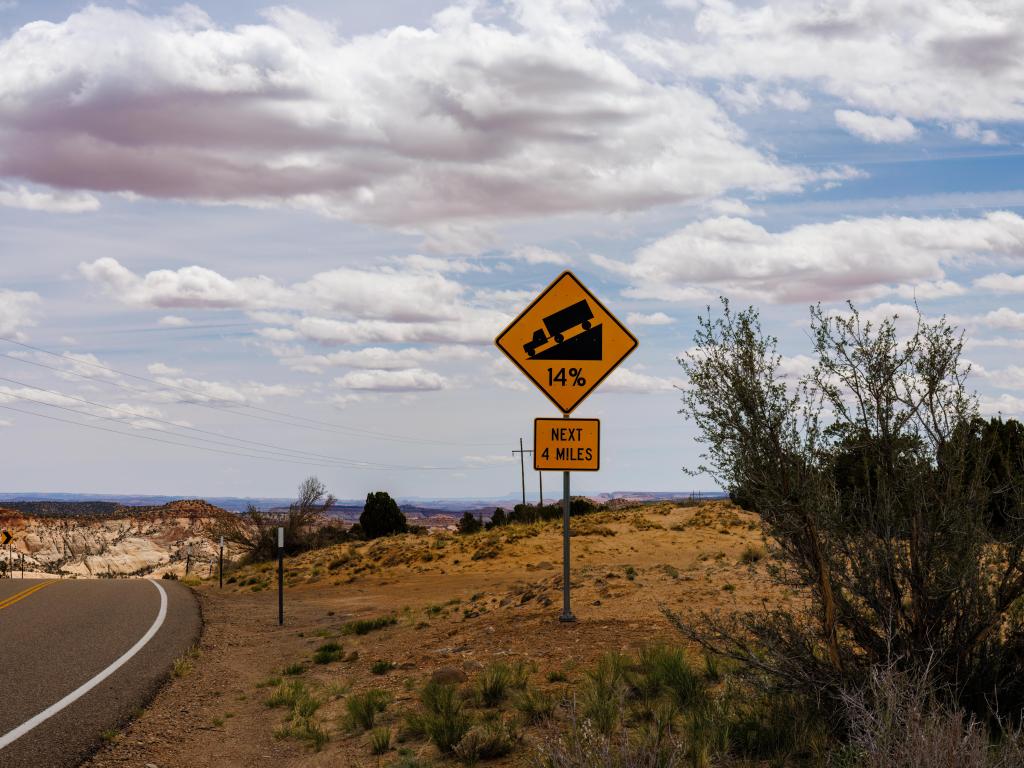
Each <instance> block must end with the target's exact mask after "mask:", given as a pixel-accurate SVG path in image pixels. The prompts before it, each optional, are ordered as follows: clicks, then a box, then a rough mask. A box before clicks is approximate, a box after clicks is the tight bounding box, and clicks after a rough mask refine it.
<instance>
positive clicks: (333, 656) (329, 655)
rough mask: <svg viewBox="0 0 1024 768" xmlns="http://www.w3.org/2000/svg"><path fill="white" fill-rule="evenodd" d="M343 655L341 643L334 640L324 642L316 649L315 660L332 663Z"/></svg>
mask: <svg viewBox="0 0 1024 768" xmlns="http://www.w3.org/2000/svg"><path fill="white" fill-rule="evenodd" d="M341 656H342V649H341V645H339V644H338V643H335V642H333V641H332V642H329V643H324V644H323V645H321V646H320V647H319V648H317V649H316V652H315V653H314V654H313V661H315V662H316V663H317V664H330V663H331V662H333V661H338V660H339V659H341ZM285 674H287V673H285Z"/></svg>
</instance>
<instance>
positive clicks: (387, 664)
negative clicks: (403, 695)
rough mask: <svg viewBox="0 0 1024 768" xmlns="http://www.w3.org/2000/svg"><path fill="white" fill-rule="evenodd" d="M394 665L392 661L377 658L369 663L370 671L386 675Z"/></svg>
mask: <svg viewBox="0 0 1024 768" xmlns="http://www.w3.org/2000/svg"><path fill="white" fill-rule="evenodd" d="M396 666H397V665H396V664H395V662H393V661H384V660H382V659H378V660H377V661H375V662H373V664H371V665H370V671H371V672H372V673H373V674H375V675H386V674H387V673H388V672H390V671H391V670H392V669H394V668H395V667H396Z"/></svg>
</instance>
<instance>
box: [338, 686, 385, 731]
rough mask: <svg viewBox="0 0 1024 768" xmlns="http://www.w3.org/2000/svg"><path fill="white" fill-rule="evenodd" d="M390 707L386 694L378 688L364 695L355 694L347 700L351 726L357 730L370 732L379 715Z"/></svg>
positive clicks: (346, 707) (363, 693) (365, 692)
mask: <svg viewBox="0 0 1024 768" xmlns="http://www.w3.org/2000/svg"><path fill="white" fill-rule="evenodd" d="M387 706H388V695H387V693H386V692H384V691H381V690H378V689H376V688H374V689H371V690H369V691H363V692H362V693H353V694H352V695H351V696H349V697H348V698H347V699H346V700H345V709H346V711H347V712H348V723H349V726H350V727H352V728H354V729H356V730H364V731H368V730H370V729H371V728H373V723H374V721H375V720H376V719H377V714H378V713H380V712H383V711H384V710H385V709H387Z"/></svg>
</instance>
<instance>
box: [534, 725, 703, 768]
mask: <svg viewBox="0 0 1024 768" xmlns="http://www.w3.org/2000/svg"><path fill="white" fill-rule="evenodd" d="M532 758H533V759H532V764H533V765H534V766H536V768H682V766H684V765H686V762H685V761H686V751H685V748H684V746H683V745H682V744H681V743H680V742H679V741H677V740H676V739H675V738H674V737H672V736H671V735H670V734H667V733H665V732H660V731H657V730H654V729H646V728H645V729H640V730H638V731H635V732H629V731H625V730H622V731H619V732H617V733H615V734H611V735H609V734H606V733H602V732H601V731H600V730H598V729H597V728H596V727H595V726H594V724H593V723H592V722H591V721H590V720H588V719H585V718H578V717H577V716H576V715H575V714H573V715H572V716H571V718H570V722H569V725H568V726H567V728H566V729H565V730H564V732H563V733H561V734H558V735H553V736H545V737H542V738H541V740H540V741H539V742H538V743H537V745H536V747H535V751H534V754H533V755H532ZM692 765H694V766H697V768H702V764H700V763H692Z"/></svg>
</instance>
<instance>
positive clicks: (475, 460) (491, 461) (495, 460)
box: [462, 454, 516, 467]
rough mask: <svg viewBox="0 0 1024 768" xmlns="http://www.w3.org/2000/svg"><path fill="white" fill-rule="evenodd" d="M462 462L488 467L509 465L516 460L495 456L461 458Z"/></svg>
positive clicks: (512, 457)
mask: <svg viewBox="0 0 1024 768" xmlns="http://www.w3.org/2000/svg"><path fill="white" fill-rule="evenodd" d="M462 460H463V461H464V462H465V463H466V464H471V465H473V466H477V467H489V466H493V465H496V464H509V463H511V462H513V461H516V458H515V457H514V456H508V455H505V454H500V455H498V454H495V455H491V456H463V457H462Z"/></svg>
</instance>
